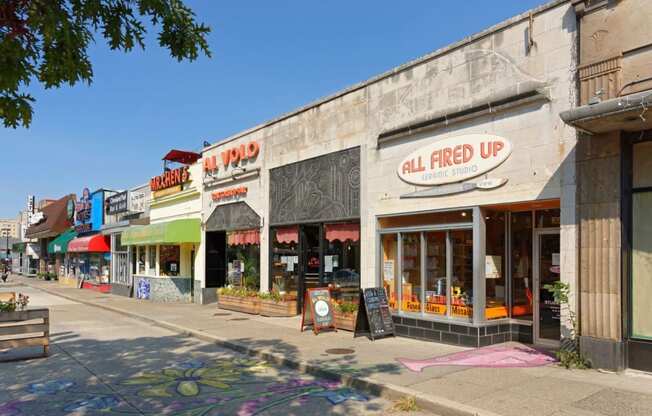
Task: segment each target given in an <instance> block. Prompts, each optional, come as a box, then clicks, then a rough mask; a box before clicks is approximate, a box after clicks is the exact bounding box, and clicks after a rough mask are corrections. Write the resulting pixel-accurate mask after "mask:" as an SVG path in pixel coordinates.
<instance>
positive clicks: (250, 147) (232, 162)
mask: <svg viewBox="0 0 652 416" xmlns="http://www.w3.org/2000/svg"><path fill="white" fill-rule="evenodd" d="M259 153H260V145H259V144H258V142H255V141H251V142H249V143H246V144H241V145H239V146H233V147H230V148H228V149H226V150H223V151H222V152H221V153H220V161H221V162H222V169H224V170H227V169H228V167H229V166H237V165H239V164H240V163H241V162H245V161H251V160H254V159H256V158H257V157H258V154H259ZM219 170H220V165H219V163H218V159H217V156H215V155H213V156H206V157H204V172H208V173H213V172H216V171H219Z"/></svg>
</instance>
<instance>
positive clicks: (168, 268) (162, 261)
mask: <svg viewBox="0 0 652 416" xmlns="http://www.w3.org/2000/svg"><path fill="white" fill-rule="evenodd" d="M159 251H160V257H159V265H160V266H159V267H160V268H161V275H163V276H178V275H179V272H180V270H181V247H179V246H160V248H159Z"/></svg>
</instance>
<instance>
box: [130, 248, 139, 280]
mask: <svg viewBox="0 0 652 416" xmlns="http://www.w3.org/2000/svg"><path fill="white" fill-rule="evenodd" d="M137 249H138V247H132V248H131V274H137V273H138V253H137Z"/></svg>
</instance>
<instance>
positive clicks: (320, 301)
mask: <svg viewBox="0 0 652 416" xmlns="http://www.w3.org/2000/svg"><path fill="white" fill-rule="evenodd" d="M308 325H312V330H313V332H314V333H315V334H318V333H319V331H320V330H321V329H324V328H331V329H333V330H335V318H334V316H333V303H332V302H331V291H330V290H329V289H328V288H317V289H308V291H307V292H306V296H305V300H304V302H303V314H302V316H301V331H303V328H304V327H305V326H308Z"/></svg>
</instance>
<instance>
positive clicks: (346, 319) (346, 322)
mask: <svg viewBox="0 0 652 416" xmlns="http://www.w3.org/2000/svg"><path fill="white" fill-rule="evenodd" d="M333 316H334V317H335V327H337V329H344V330H345V331H351V332H353V331H355V321H356V319H357V318H358V313H357V312H353V313H342V312H339V311H338V310H337V309H335V310H334V311H333Z"/></svg>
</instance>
